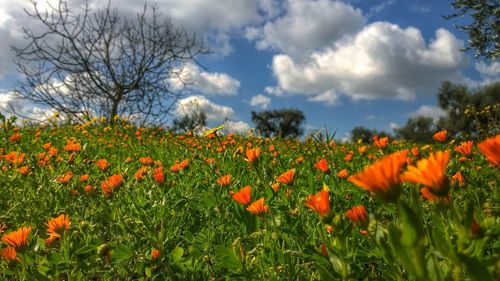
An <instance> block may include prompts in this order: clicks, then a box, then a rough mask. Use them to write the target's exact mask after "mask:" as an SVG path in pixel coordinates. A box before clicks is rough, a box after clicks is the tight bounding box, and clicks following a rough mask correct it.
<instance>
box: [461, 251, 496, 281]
mask: <svg viewBox="0 0 500 281" xmlns="http://www.w3.org/2000/svg"><path fill="white" fill-rule="evenodd" d="M458 258H459V259H460V261H461V262H462V263H463V265H464V266H465V268H466V269H467V272H468V273H469V277H470V278H471V279H472V280H476V281H489V280H493V278H492V277H491V275H490V273H489V272H488V269H487V268H486V266H484V265H483V264H482V263H481V262H479V261H478V260H477V259H475V258H471V257H469V256H466V255H464V254H460V253H458Z"/></svg>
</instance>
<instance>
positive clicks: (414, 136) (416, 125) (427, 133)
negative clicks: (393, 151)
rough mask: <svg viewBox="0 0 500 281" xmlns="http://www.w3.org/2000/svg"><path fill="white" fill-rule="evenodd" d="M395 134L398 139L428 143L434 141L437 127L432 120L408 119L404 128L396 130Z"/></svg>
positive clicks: (423, 118)
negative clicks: (433, 137) (433, 136)
mask: <svg viewBox="0 0 500 281" xmlns="http://www.w3.org/2000/svg"><path fill="white" fill-rule="evenodd" d="M394 132H395V133H396V137H397V138H401V139H405V140H409V141H413V142H417V143H428V142H431V141H432V135H433V134H434V133H435V132H436V126H435V124H434V120H433V119H432V118H430V117H422V116H419V117H415V118H410V119H408V121H407V122H406V125H405V126H404V127H402V128H398V129H395V130H394Z"/></svg>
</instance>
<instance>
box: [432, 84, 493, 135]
mask: <svg viewBox="0 0 500 281" xmlns="http://www.w3.org/2000/svg"><path fill="white" fill-rule="evenodd" d="M499 93H500V82H496V83H492V84H489V85H486V86H484V87H480V88H478V89H477V90H476V91H472V92H471V91H469V90H468V89H467V87H466V86H464V85H460V84H453V83H451V82H449V81H445V82H443V83H442V84H441V87H440V89H439V91H438V103H439V106H440V107H441V109H443V110H444V111H445V112H446V116H445V117H443V118H441V119H440V120H439V123H438V127H441V128H444V129H447V130H448V133H449V135H450V136H452V137H454V138H457V139H480V138H484V137H486V136H489V135H494V134H498V133H500V94H499Z"/></svg>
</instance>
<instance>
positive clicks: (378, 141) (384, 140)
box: [373, 137, 389, 148]
mask: <svg viewBox="0 0 500 281" xmlns="http://www.w3.org/2000/svg"><path fill="white" fill-rule="evenodd" d="M388 142H389V138H388V137H383V138H381V139H379V138H377V139H375V140H374V141H373V144H374V145H375V146H376V147H378V148H384V147H386V146H387V143H388Z"/></svg>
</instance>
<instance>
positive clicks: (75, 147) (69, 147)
mask: <svg viewBox="0 0 500 281" xmlns="http://www.w3.org/2000/svg"><path fill="white" fill-rule="evenodd" d="M81 149H82V146H81V145H80V144H79V143H77V142H75V141H74V140H68V141H67V143H66V146H64V150H66V151H80V150H81Z"/></svg>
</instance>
